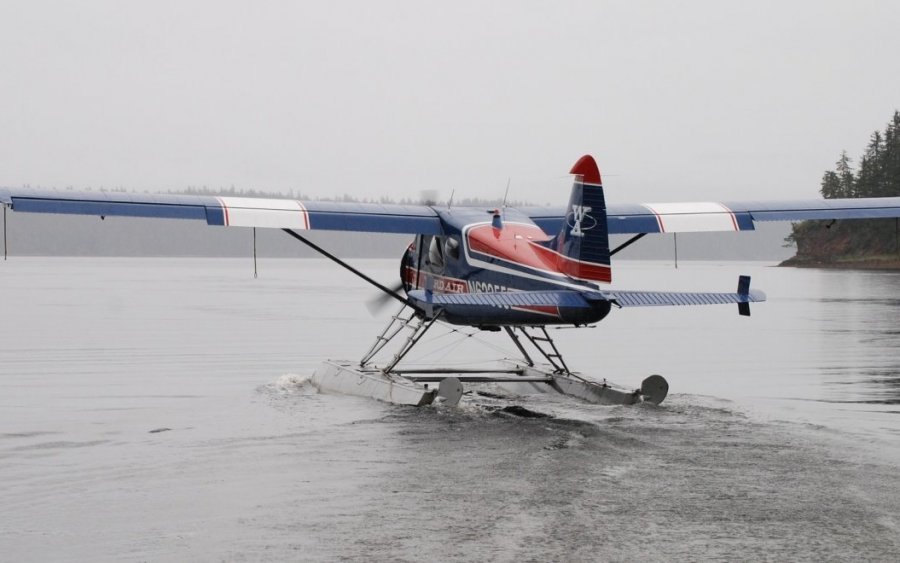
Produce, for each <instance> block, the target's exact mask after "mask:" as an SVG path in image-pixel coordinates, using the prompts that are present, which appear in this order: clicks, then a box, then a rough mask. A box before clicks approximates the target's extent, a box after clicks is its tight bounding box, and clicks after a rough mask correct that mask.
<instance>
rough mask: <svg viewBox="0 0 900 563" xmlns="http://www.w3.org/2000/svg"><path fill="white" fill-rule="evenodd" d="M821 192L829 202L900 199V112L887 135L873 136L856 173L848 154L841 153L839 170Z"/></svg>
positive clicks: (831, 173) (827, 176) (828, 175)
mask: <svg viewBox="0 0 900 563" xmlns="http://www.w3.org/2000/svg"><path fill="white" fill-rule="evenodd" d="M821 192H822V197H824V198H827V199H831V198H841V197H892V196H900V111H896V112H894V117H893V119H891V121H890V123H888V125H887V127H885V129H884V132H883V133H882V132H881V131H875V132H874V133H872V136H871V137H870V138H869V146H867V147H866V150H865V152H864V153H863V155H862V157H860V159H859V167H858V169H857V170H856V171H854V170H853V162H852V161H851V160H850V157H849V156H848V155H847V151H843V152H842V153H841V156H840V158H839V159H838V161H837V163H835V169H834V170H829V171H827V172H825V175H824V176H823V177H822V189H821Z"/></svg>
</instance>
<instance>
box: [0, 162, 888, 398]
mask: <svg viewBox="0 0 900 563" xmlns="http://www.w3.org/2000/svg"><path fill="white" fill-rule="evenodd" d="M570 174H571V175H572V176H573V185H572V189H571V193H570V195H569V200H568V204H567V205H565V206H564V207H515V208H514V207H501V208H497V209H483V208H473V207H453V206H449V205H448V206H437V205H385V204H374V203H346V202H343V203H339V202H324V201H300V200H293V199H266V198H241V197H214V196H184V195H173V194H160V195H148V194H131V193H121V192H87V193H84V192H82V193H79V192H72V191H68V190H66V191H55V190H35V189H30V188H21V189H10V188H0V204H2V205H3V207H4V214H5V213H6V210H7V209H9V210H11V211H14V212H21V213H60V214H78V215H93V216H99V217H100V218H105V217H108V216H122V217H156V218H168V219H183V220H193V221H205V222H206V224H207V225H210V226H214V227H241V228H269V229H281V230H283V231H284V232H285V233H286V234H287V235H289V236H291V237H293V238H294V239H296V240H297V241H298V242H300V243H302V244H305V245H307V246H309V247H310V248H312V249H313V250H315V251H316V252H318V253H320V254H321V255H323V256H325V257H326V258H328V259H330V260H332V261H334V262H336V263H337V264H339V265H340V266H342V267H343V268H345V269H346V270H348V271H349V272H352V273H353V274H354V275H357V276H359V277H360V278H362V279H363V280H365V281H366V282H368V283H370V284H371V285H373V286H374V287H376V288H378V290H379V291H380V292H382V293H383V295H384V296H385V298H386V299H393V300H395V301H397V302H399V303H400V304H401V309H400V311H399V312H398V313H397V314H395V315H393V316H392V317H391V319H390V321H389V322H388V324H387V326H386V327H385V328H384V330H383V331H382V332H381V333H380V334H379V335H377V337H376V338H375V342H374V344H373V345H372V346H371V347H370V348H369V349H368V350H367V351H366V352H365V354H364V355H363V356H362V357H361V358H360V359H359V360H353V361H350V360H327V361H325V362H324V363H323V364H322V365H321V366H320V367H319V368H318V369H317V370H316V371H315V373H314V374H313V375H312V382H313V383H314V384H315V385H316V386H317V387H318V388H319V389H320V390H321V391H324V392H336V393H345V394H351V395H361V396H367V397H373V398H376V399H380V400H383V401H387V402H391V403H396V404H404V405H418V406H421V405H428V404H431V403H434V402H435V401H437V402H439V403H441V404H444V405H447V406H455V405H457V404H458V402H459V401H460V398H461V397H462V395H463V392H464V385H463V384H464V383H465V384H466V385H468V384H470V383H494V384H498V385H503V386H509V387H512V388H514V389H515V390H516V391H517V392H556V393H561V394H564V395H571V396H574V397H577V398H579V399H581V400H584V401H588V402H592V403H599V404H633V403H637V402H649V403H653V404H659V403H661V402H662V401H663V400H664V399H665V397H666V395H667V393H668V389H669V386H668V382H667V381H666V380H665V378H663V377H662V376H661V375H650V376H648V377H647V378H646V379H644V380H643V381H642V382H641V385H640V387H638V388H629V387H623V386H620V385H616V384H613V383H610V382H608V381H607V380H606V379H605V378H600V377H597V376H591V375H588V374H583V373H580V372H578V371H574V370H572V369H570V367H569V365H568V364H567V363H566V362H565V360H564V359H563V356H562V354H561V353H560V351H559V348H558V347H557V346H556V343H555V341H554V340H553V338H551V336H550V333H549V332H548V330H547V329H548V327H559V326H570V327H588V326H593V325H595V324H596V323H598V322H600V321H602V320H603V319H604V318H605V317H607V315H609V314H610V312H612V311H613V310H618V309H628V308H631V307H656V306H694V305H721V304H730V305H732V306H734V305H737V309H738V313H739V314H740V315H743V316H749V315H750V304H751V303H757V302H761V301H765V299H766V296H765V294H764V293H763V292H762V291H759V290H757V289H751V287H750V278H749V277H748V276H740V277H739V279H738V282H737V288H736V290H735V291H733V292H672V291H635V290H621V289H612V288H611V287H610V285H609V284H610V283H611V281H612V267H611V257H612V256H613V255H615V254H616V253H617V252H619V251H621V250H623V249H624V248H626V247H628V246H630V245H631V244H633V243H635V242H637V241H638V240H640V239H641V238H642V237H644V236H646V235H650V234H659V233H681V232H715V231H752V230H754V225H755V224H756V223H757V222H760V221H801V220H807V219H831V220H839V219H840V220H843V219H864V218H888V217H890V218H896V217H900V197H891V198H859V199H810V200H795V201H750V202H690V203H686V202H681V203H642V204H615V205H607V204H606V198H605V196H604V190H603V182H602V179H601V176H600V171H599V169H598V167H597V163H596V161H595V160H594V158H593V157H591V156H590V155H585V156H582V157H581V158H580V159H578V161H577V162H576V163H575V165H574V166H573V167H572V168H571V170H570ZM4 219H5V218H4ZM5 224H6V223H5V220H4V226H5ZM308 230H332V231H353V232H358V233H404V234H409V235H412V237H413V239H412V241H411V243H410V244H409V246H408V247H407V249H406V251H405V252H404V253H403V255H402V257H401V260H400V268H399V280H398V283H397V284H396V285H395V286H393V287H389V286H386V285H384V284H382V283H380V282H378V281H377V280H375V279H373V278H371V277H370V276H368V275H367V274H365V273H364V272H362V271H360V270H359V269H357V268H355V267H354V266H352V265H351V264H349V263H347V262H346V261H345V260H342V259H341V258H339V257H337V256H335V255H334V254H332V253H330V252H329V251H328V250H327V249H325V248H323V247H322V246H320V245H318V244H316V243H314V242H313V241H311V240H309V238H308V237H306V236H304V234H303V232H304V231H308ZM611 234H614V235H630V238H627V240H625V241H624V242H623V243H621V244H619V245H618V246H617V247H615V248H611V247H610V238H609V236H610V235H611ZM4 240H5V239H4ZM435 323H446V324H449V325H462V326H466V327H472V328H474V329H477V330H480V331H489V332H497V333H505V335H506V336H507V337H508V338H509V339H511V341H512V343H513V344H514V345H515V348H516V349H517V350H518V353H519V354H520V355H521V357H518V358H513V359H509V358H504V359H502V360H498V362H499V365H498V366H495V367H492V368H484V369H482V368H478V369H473V370H467V371H463V370H460V369H458V368H444V367H441V366H434V367H428V368H421V367H409V368H407V367H405V366H404V363H403V360H404V358H406V357H407V355H408V353H409V352H410V350H412V349H413V347H414V346H416V344H417V343H419V342H420V341H421V339H422V337H423V335H425V333H426V332H427V331H428V330H429V329H430V328H431V327H432V326H434V325H435Z"/></svg>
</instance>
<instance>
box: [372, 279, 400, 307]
mask: <svg viewBox="0 0 900 563" xmlns="http://www.w3.org/2000/svg"><path fill="white" fill-rule="evenodd" d="M388 289H390V290H391V293H393V294H394V295H399V296H400V297H403V295H402V294H401V293H400V290H401V289H403V282H402V281H398V282H397V283H396V284H394V285H392V286H390V287H388ZM391 301H394V298H393V297H391V295H390V294H389V293H385V292H383V291H382V292H380V293H378V294H377V295H375V296H373V297H372V298H370V299H369V300H368V301H366V308H367V309H368V310H369V313H371V314H372V315H376V314H378V313H380V312H381V311H382V310H384V307H385V306H386V305H387V304H388V303H389V302H391Z"/></svg>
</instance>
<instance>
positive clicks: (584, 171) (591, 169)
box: [569, 154, 603, 184]
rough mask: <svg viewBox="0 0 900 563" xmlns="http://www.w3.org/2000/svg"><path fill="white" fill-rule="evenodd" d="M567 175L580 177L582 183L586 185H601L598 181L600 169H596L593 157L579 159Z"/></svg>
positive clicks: (587, 156) (586, 156) (585, 156)
mask: <svg viewBox="0 0 900 563" xmlns="http://www.w3.org/2000/svg"><path fill="white" fill-rule="evenodd" d="M569 174H575V175H576V176H581V177H582V179H583V181H584V182H585V183H587V184H602V183H603V181H602V180H601V179H600V169H599V168H598V167H597V162H596V161H595V160H594V157H593V156H591V155H589V154H586V155H584V156H582V157H581V158H579V159H578V162H576V163H575V165H574V166H573V167H572V170H570V171H569Z"/></svg>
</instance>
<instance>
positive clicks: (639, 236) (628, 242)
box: [609, 233, 647, 256]
mask: <svg viewBox="0 0 900 563" xmlns="http://www.w3.org/2000/svg"><path fill="white" fill-rule="evenodd" d="M645 236H647V233H640V234H637V235H635V236H633V237H631V238H630V239H628V240H626V241H625V242H623V243H622V244H620V245H619V246H617V247H616V248H615V250H613V251H611V252H610V253H609V255H610V256H612V255H613V254H615V253H616V252H618V251H620V250H625V249H626V248H628V247H629V246H631V245H632V244H634V243H636V242H637V241H639V240H641V239H642V238H644V237H645Z"/></svg>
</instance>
